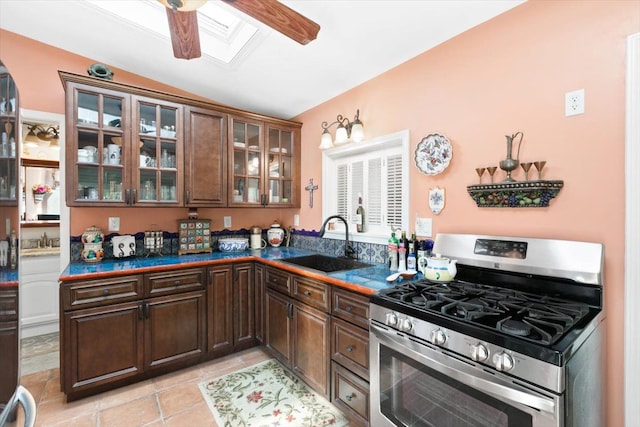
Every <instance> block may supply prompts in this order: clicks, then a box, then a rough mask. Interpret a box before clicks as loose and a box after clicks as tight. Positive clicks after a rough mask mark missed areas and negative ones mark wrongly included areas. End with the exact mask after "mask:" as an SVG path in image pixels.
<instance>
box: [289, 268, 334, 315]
mask: <svg viewBox="0 0 640 427" xmlns="http://www.w3.org/2000/svg"><path fill="white" fill-rule="evenodd" d="M330 295H331V287H330V286H329V285H327V284H326V283H322V282H318V281H316V280H313V279H309V278H306V277H302V276H294V277H293V297H294V298H295V299H297V300H299V301H302V302H304V303H306V304H309V305H310V306H312V307H315V308H318V309H320V310H323V311H324V312H325V313H328V312H329V310H330V308H331V307H330V305H329V304H330V303H329V301H331V299H330Z"/></svg>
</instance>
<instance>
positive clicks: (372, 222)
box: [364, 157, 384, 226]
mask: <svg viewBox="0 0 640 427" xmlns="http://www.w3.org/2000/svg"><path fill="white" fill-rule="evenodd" d="M367 169H368V170H367V184H368V188H367V193H366V196H365V200H364V206H365V210H364V212H365V215H364V216H365V226H381V225H384V223H383V220H384V218H383V216H382V212H383V210H382V208H383V206H382V204H383V202H384V197H383V196H384V194H382V182H383V180H382V178H383V176H384V174H383V173H382V157H377V158H374V159H370V160H369V162H368V168H367Z"/></svg>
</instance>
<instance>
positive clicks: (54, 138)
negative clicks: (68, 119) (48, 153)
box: [24, 125, 60, 149]
mask: <svg viewBox="0 0 640 427" xmlns="http://www.w3.org/2000/svg"><path fill="white" fill-rule="evenodd" d="M59 140H60V132H59V130H58V128H57V127H53V126H49V127H48V128H46V129H45V128H44V127H42V126H40V125H29V132H28V133H27V136H25V137H24V145H26V146H27V147H37V146H38V145H39V144H40V142H41V141H45V142H48V143H49V147H51V148H56V149H59V148H60V141H59Z"/></svg>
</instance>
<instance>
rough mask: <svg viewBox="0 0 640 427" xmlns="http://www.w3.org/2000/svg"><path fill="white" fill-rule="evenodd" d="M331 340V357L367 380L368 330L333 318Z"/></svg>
mask: <svg viewBox="0 0 640 427" xmlns="http://www.w3.org/2000/svg"><path fill="white" fill-rule="evenodd" d="M331 340H332V341H331V354H332V356H331V358H332V359H333V360H335V361H336V362H338V363H340V364H341V365H343V366H345V367H347V368H349V369H350V370H352V371H353V372H355V373H357V374H358V375H360V376H361V377H362V378H364V379H367V380H368V379H369V332H368V331H367V330H365V329H361V328H358V327H357V326H354V325H352V324H350V323H347V322H344V321H342V320H340V319H336V318H334V319H333V322H332V323H331Z"/></svg>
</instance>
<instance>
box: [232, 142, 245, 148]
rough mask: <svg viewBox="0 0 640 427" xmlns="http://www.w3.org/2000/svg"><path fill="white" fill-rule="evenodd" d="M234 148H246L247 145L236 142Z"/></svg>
mask: <svg viewBox="0 0 640 427" xmlns="http://www.w3.org/2000/svg"><path fill="white" fill-rule="evenodd" d="M233 146H234V147H238V148H244V147H245V146H246V144H245V143H244V142H234V143H233Z"/></svg>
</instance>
